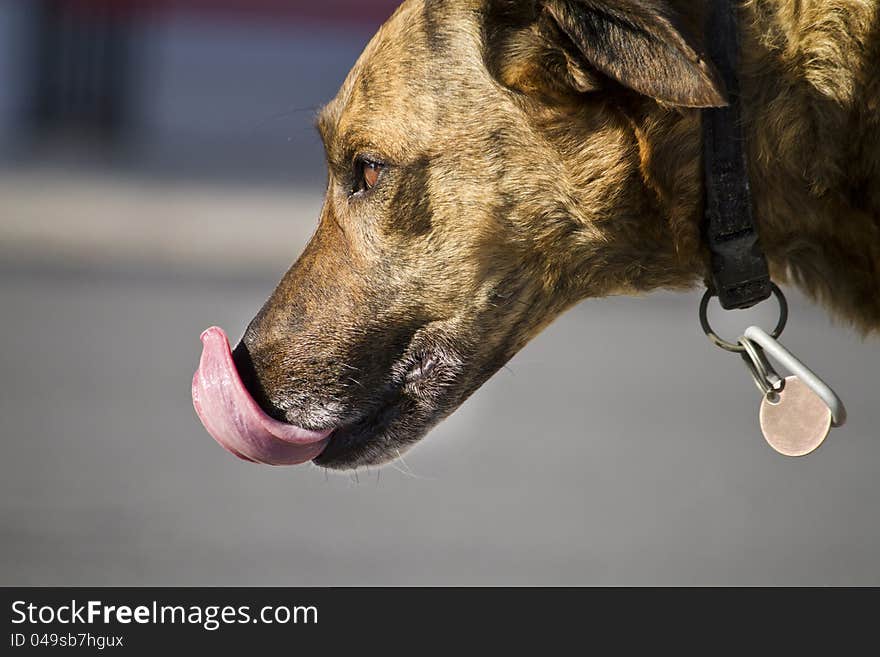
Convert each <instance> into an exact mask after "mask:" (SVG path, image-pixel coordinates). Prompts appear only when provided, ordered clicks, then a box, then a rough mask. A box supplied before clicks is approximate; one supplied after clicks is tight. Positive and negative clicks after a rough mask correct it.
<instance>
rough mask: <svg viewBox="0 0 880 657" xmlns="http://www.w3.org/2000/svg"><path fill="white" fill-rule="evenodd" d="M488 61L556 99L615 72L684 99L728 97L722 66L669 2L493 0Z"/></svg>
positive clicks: (669, 98)
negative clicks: (702, 50)
mask: <svg viewBox="0 0 880 657" xmlns="http://www.w3.org/2000/svg"><path fill="white" fill-rule="evenodd" d="M489 5H490V9H489V11H488V14H487V20H488V23H490V24H491V23H494V25H490V26H489V27H490V29H488V30H487V35H488V37H489V41H488V43H487V48H488V53H487V54H488V55H489V62H490V65H491V66H492V68H493V69H494V72H495V74H496V76H497V77H498V79H499V80H500V81H501V82H502V83H503V84H505V85H507V86H509V87H511V88H514V89H517V90H518V91H521V92H524V93H537V94H540V95H541V96H543V97H545V98H550V99H562V98H567V99H570V98H571V96H572V94H580V93H588V92H591V91H596V90H598V89H600V88H602V87H603V86H605V85H607V84H608V81H609V80H612V81H614V83H617V84H620V85H623V86H624V87H627V88H629V89H632V90H634V91H636V92H638V93H640V94H643V95H645V96H649V97H651V98H654V99H656V100H658V101H662V102H664V103H668V104H671V105H677V106H681V107H721V106H724V105H726V104H727V103H726V100H725V94H724V91H723V89H724V85H723V83H722V82H721V79H720V77H719V75H718V72H717V71H716V70H715V67H714V66H713V65H712V64H711V63H710V62H708V61H707V60H706V59H704V58H702V57H701V56H700V55H699V53H698V50H697V48H696V47H695V45H694V44H693V43H692V41H691V40H690V39H688V38H687V37H685V36H684V34H683V33H682V31H680V30H679V29H678V28H677V27H676V21H675V20H674V19H675V17H674V16H673V15H672V11H671V9H670V7H669V5H668V3H667V2H656V1H653V0H532V1H530V2H514V1H511V0H492V1H491V2H490V3H489Z"/></svg>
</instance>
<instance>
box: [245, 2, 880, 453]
mask: <svg viewBox="0 0 880 657" xmlns="http://www.w3.org/2000/svg"><path fill="white" fill-rule="evenodd" d="M740 18H741V25H742V29H743V40H744V48H743V51H744V61H743V62H742V71H741V84H742V87H743V95H744V103H745V110H746V112H745V132H746V135H747V141H748V154H749V167H750V173H751V178H752V183H753V189H754V196H755V203H756V211H757V212H756V214H757V216H758V218H759V222H760V230H761V236H762V241H763V245H764V248H765V250H766V252H767V254H768V257H769V259H770V262H771V268H772V271H773V274H774V277H775V279H776V280H777V281H779V282H786V281H792V282H794V283H797V284H798V285H800V286H801V287H802V288H803V289H804V290H806V291H807V292H808V293H809V294H811V295H812V296H813V297H815V298H816V299H818V300H819V301H821V302H822V303H824V304H825V305H827V306H828V307H829V308H830V309H831V310H832V311H833V312H834V313H835V314H836V315H837V316H839V317H841V318H843V319H845V320H847V321H849V322H851V323H853V324H855V325H856V326H857V327H858V328H859V329H861V330H862V331H864V332H871V331H877V330H878V329H880V112H878V110H880V70H878V69H880V10H878V2H877V1H875V0H749V1H748V2H746V3H745V4H744V5H743V7H742V8H741V12H740ZM702 23H703V16H702V3H694V2H685V1H684V0H676V1H668V2H659V1H653V0H608V1H604V2H600V1H594V0H522V1H513V0H445V1H438V0H409V1H408V2H405V3H404V4H403V6H402V7H401V8H400V9H399V10H398V12H397V13H396V14H395V15H394V17H393V18H392V19H391V20H390V21H389V22H388V23H387V24H386V25H385V26H384V27H383V28H382V29H381V30H380V31H379V33H378V34H377V35H376V37H375V38H374V39H373V41H372V42H371V43H370V45H369V46H368V47H367V49H366V51H365V52H364V54H363V56H362V57H361V58H360V60H359V61H358V63H357V64H356V65H355V67H354V69H353V70H352V72H351V74H350V75H349V77H348V79H347V80H346V82H345V84H344V85H343V87H342V89H341V90H340V92H339V94H338V96H337V97H336V99H334V100H333V101H332V102H331V103H330V104H329V105H328V106H327V107H326V108H325V109H324V111H323V112H322V114H321V117H320V121H319V127H320V130H321V133H322V136H323V138H324V141H325V145H326V150H327V159H328V167H329V171H330V181H329V185H328V191H327V198H326V202H325V206H324V210H323V212H322V217H321V222H320V226H319V228H318V232H317V233H316V235H315V237H314V239H313V241H312V243H311V244H310V245H309V247H308V248H307V250H306V252H305V253H304V254H303V256H302V257H301V259H300V260H299V262H297V264H296V265H294V267H293V268H292V269H291V271H290V272H289V273H288V274H287V276H286V277H285V278H284V280H283V281H282V282H281V284H280V285H279V287H278V289H277V290H276V291H275V293H274V295H273V296H272V298H271V299H270V300H269V301H268V302H267V304H266V305H265V306H264V308H263V310H262V311H261V313H260V314H259V315H258V316H257V317H256V319H255V320H254V322H253V323H252V325H251V327H250V328H249V330H248V332H247V333H246V336H245V339H244V340H243V342H242V344H241V345H240V346H239V348H238V349H237V350H236V362H237V363H238V365H239V368H240V370H241V371H242V373H243V376H244V378H245V380H246V383H247V385H248V386H249V387H250V388H251V390H252V391H253V393H254V395H255V397H256V398H257V399H258V401H259V402H260V403H261V404H262V405H263V406H264V407H265V408H267V410H269V411H270V412H272V413H273V414H274V415H276V416H278V417H280V418H282V419H285V420H287V421H291V422H295V423H297V424H300V425H303V426H307V427H311V428H323V427H329V426H334V427H340V428H339V429H337V431H336V434H335V435H334V438H333V440H332V442H331V445H330V447H329V448H328V450H327V451H326V452H325V454H324V455H322V457H321V458H320V459H318V463H320V464H323V465H327V466H330V467H357V466H358V465H361V464H368V463H377V462H381V461H384V460H387V459H389V458H394V457H395V456H397V455H398V454H399V453H400V450H401V449H404V448H405V447H407V446H408V445H410V444H412V443H413V442H415V441H416V440H417V439H418V438H420V437H421V436H422V435H424V433H425V432H427V430H428V429H429V428H430V427H431V426H432V425H433V424H435V423H436V422H437V421H439V420H440V419H442V418H443V417H445V416H446V415H448V414H449V413H450V412H452V411H453V410H454V409H455V408H456V407H457V406H458V405H459V404H461V402H462V401H464V399H465V398H466V397H467V396H468V395H470V394H471V393H472V392H473V391H474V390H476V388H477V387H479V386H480V385H481V384H482V383H483V382H484V381H485V380H486V379H487V378H488V377H489V376H491V375H492V374H493V373H494V372H495V371H496V370H497V369H498V368H499V367H501V365H503V363H504V362H506V361H507V360H508V359H509V358H510V357H511V356H513V354H515V353H516V352H517V351H518V350H519V349H520V348H521V347H522V346H523V345H525V344H526V343H527V342H528V341H529V340H530V339H531V338H532V337H534V335H536V334H537V333H538V332H539V331H540V330H541V329H542V328H543V327H544V326H546V325H547V324H548V323H549V322H551V321H552V320H553V319H554V318H555V317H557V316H558V315H559V314H560V313H561V312H563V311H564V310H565V309H567V308H568V307H570V306H571V305H573V304H575V303H577V302H578V301H579V300H581V299H583V298H586V297H595V296H605V295H610V294H635V293H642V292H647V291H650V290H654V289H657V288H674V289H685V288H689V287H692V286H694V285H695V284H697V283H698V282H700V281H701V280H703V279H704V278H705V275H706V263H707V255H706V252H705V249H704V246H703V244H702V241H701V237H700V223H701V214H702V202H703V201H702V199H703V192H702V178H701V159H700V157H701V156H700V153H701V144H700V112H699V110H698V109H694V108H698V107H705V106H714V105H719V104H722V103H723V102H724V89H723V88H722V86H721V84H720V83H719V82H718V78H717V75H716V73H715V71H714V68H713V66H712V64H711V62H708V61H706V60H705V59H704V58H703V57H702V55H701V53H702V51H703V48H702V42H701V39H700V33H701V30H700V26H701V25H702ZM364 156H366V157H369V158H370V159H371V160H373V161H379V162H382V163H384V165H385V166H384V168H383V171H382V174H381V176H380V179H379V183H378V184H377V185H376V187H375V188H374V189H372V190H369V191H367V192H362V193H356V194H352V190H353V189H354V188H355V187H356V184H355V183H356V181H354V180H353V177H354V176H356V172H353V169H354V168H355V162H356V161H357V158H358V157H364Z"/></svg>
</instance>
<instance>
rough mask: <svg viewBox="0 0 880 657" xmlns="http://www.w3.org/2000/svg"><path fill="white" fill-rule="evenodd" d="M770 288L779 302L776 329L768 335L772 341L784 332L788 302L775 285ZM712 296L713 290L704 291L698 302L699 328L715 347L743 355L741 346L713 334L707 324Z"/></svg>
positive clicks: (743, 349) (710, 326)
mask: <svg viewBox="0 0 880 657" xmlns="http://www.w3.org/2000/svg"><path fill="white" fill-rule="evenodd" d="M770 288H771V290H772V291H773V296H775V297H776V301H777V302H779V322H778V323H777V324H776V328H775V329H773V333H771V334H770V335H772V336H773V338H774V339H778V338H779V336H780V335H782V332H783V331H784V330H785V325H786V324H787V323H788V301H786V299H785V295H784V294H783V293H782V290H780V289H779V286H777V285H776V283H770ZM714 296H717V295H716V294H715V292H714V291H713V290H711V289H709V290H706V294H704V295H703V300H702V301H700V326H702V327H703V332H704V333H705V334H706V337H707V338H709V340H711V341H712V344H714V345H715V346H716V347H721V348H722V349H724V350H725V351H731V352H733V353H735V354H742V353H745V351H746V350H745V348H744V347H743V346H742V345H740V344H736V343H733V342H728V341H727V340H724V339H723V338H721V337H720V336H719V335H718V334H717V333H715V330H714V329H713V328H712V325H711V324H709V315H708V311H709V301H710V300H711V299H712V297H714Z"/></svg>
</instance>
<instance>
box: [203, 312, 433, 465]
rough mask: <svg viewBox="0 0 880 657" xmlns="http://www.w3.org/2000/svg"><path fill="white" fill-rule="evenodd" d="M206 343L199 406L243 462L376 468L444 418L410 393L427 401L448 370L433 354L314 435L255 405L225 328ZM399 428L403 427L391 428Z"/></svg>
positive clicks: (408, 363)
mask: <svg viewBox="0 0 880 657" xmlns="http://www.w3.org/2000/svg"><path fill="white" fill-rule="evenodd" d="M202 343H203V351H202V357H201V360H200V362H199V368H198V370H197V371H196V373H195V376H194V377H193V383H192V397H193V405H194V407H195V410H196V413H197V414H198V416H199V419H201V421H202V424H203V425H204V426H205V429H207V431H208V433H209V434H211V436H212V437H213V438H214V439H215V440H216V441H217V442H218V443H219V444H220V445H221V446H222V447H223V448H224V449H226V450H227V451H228V452H230V453H231V454H233V455H234V456H236V457H238V458H240V459H243V460H245V461H250V462H252V463H258V464H264V465H277V466H282V465H298V464H301V463H306V462H308V461H314V462H315V463H316V464H317V465H320V466H323V467H329V468H349V467H356V466H357V465H362V464H378V463H381V462H385V461H388V460H390V459H392V458H394V457H395V456H397V455H399V454H400V449H401V448H402V447H404V446H405V445H407V444H411V443H413V442H415V441H416V440H417V439H418V438H419V437H420V435H421V434H423V433H424V432H425V431H427V429H428V428H429V427H430V425H431V424H433V423H434V421H436V419H439V418H435V417H434V415H435V414H434V411H436V410H437V409H436V407H435V406H434V404H427V405H425V406H423V407H422V406H420V405H419V404H416V403H414V402H413V400H412V399H411V398H410V397H408V396H407V395H406V394H405V392H406V391H409V392H412V391H413V390H414V389H417V390H418V391H419V392H420V393H421V395H420V396H421V398H422V400H423V401H427V399H426V398H427V397H431V396H432V395H430V394H427V393H428V391H427V390H426V388H425V387H424V386H425V382H426V381H428V382H431V383H440V381H438V379H441V380H442V376H438V373H439V372H440V370H443V369H445V368H443V367H441V366H439V365H438V361H437V360H436V358H435V357H434V356H429V355H422V356H419V355H418V353H419V352H418V351H416V354H415V355H411V356H409V357H407V358H405V359H403V360H402V361H401V362H400V363H399V364H398V369H399V370H400V372H399V374H400V376H399V377H395V378H401V380H402V385H400V386H398V385H390V386H388V387H387V388H386V394H383V395H381V398H380V399H378V400H375V402H374V403H373V404H371V405H370V408H369V412H366V413H364V414H363V415H360V416H359V417H357V418H356V419H354V418H352V419H351V420H350V421H348V422H345V423H344V424H340V425H339V426H334V427H328V428H324V429H321V430H311V429H306V428H303V427H298V426H295V425H293V424H289V423H286V422H282V421H280V420H278V419H275V418H273V417H271V416H270V415H269V414H268V413H267V412H266V411H265V410H264V409H263V408H262V407H261V405H260V404H259V403H257V401H256V400H255V399H254V397H253V396H252V395H251V393H250V391H249V390H248V388H247V386H246V384H245V383H244V381H243V379H242V375H241V373H240V372H239V370H238V368H237V367H236V361H235V359H234V357H233V353H232V350H231V348H230V344H229V339H228V337H227V335H226V333H225V332H224V331H223V330H222V329H220V328H216V327H214V328H210V329H208V330H207V331H205V332H204V333H203V334H202ZM441 387H442V386H441ZM270 412H272V411H271V410H270ZM276 415H277V414H276ZM401 424H403V425H405V426H406V428H407V430H406V431H403V430H402V429H401V427H400V425H401ZM393 427H397V430H394V431H391V428H393Z"/></svg>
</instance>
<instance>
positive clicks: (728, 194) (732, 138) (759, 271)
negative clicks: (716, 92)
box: [703, 0, 771, 310]
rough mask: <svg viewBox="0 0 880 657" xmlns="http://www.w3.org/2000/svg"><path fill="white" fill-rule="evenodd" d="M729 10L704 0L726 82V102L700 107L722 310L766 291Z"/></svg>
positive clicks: (709, 226)
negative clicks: (716, 107) (742, 122)
mask: <svg viewBox="0 0 880 657" xmlns="http://www.w3.org/2000/svg"><path fill="white" fill-rule="evenodd" d="M735 12H736V9H735V7H734V2H733V0H708V14H709V15H708V22H707V39H706V42H707V49H708V54H709V56H710V57H711V59H712V61H713V62H714V63H715V65H716V66H717V68H718V71H719V72H720V74H721V77H722V79H723V80H724V84H725V85H726V86H727V96H728V100H729V103H730V104H729V105H728V106H727V107H723V108H718V109H715V108H712V109H707V110H704V111H703V157H704V176H705V191H706V208H705V216H706V219H705V226H704V237H705V239H706V242H707V244H708V245H709V250H710V252H711V254H712V276H711V279H710V281H708V283H707V284H708V285H709V288H710V290H712V292H714V293H715V294H716V295H717V296H718V300H719V301H720V302H721V306H722V307H723V308H725V309H727V310H732V309H737V308H749V307H751V306H754V305H755V304H756V303H759V302H761V301H763V300H765V299H766V298H768V297H769V296H770V293H771V283H770V272H769V269H768V267H767V258H766V257H765V256H764V252H763V251H762V250H761V246H760V243H759V241H758V227H757V225H756V224H755V220H754V215H753V207H752V195H751V190H750V187H749V175H748V170H747V168H746V156H745V148H744V137H743V131H742V125H741V116H742V113H741V100H740V93H739V80H738V76H737V64H738V59H739V43H738V29H737V19H736V13H735Z"/></svg>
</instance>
